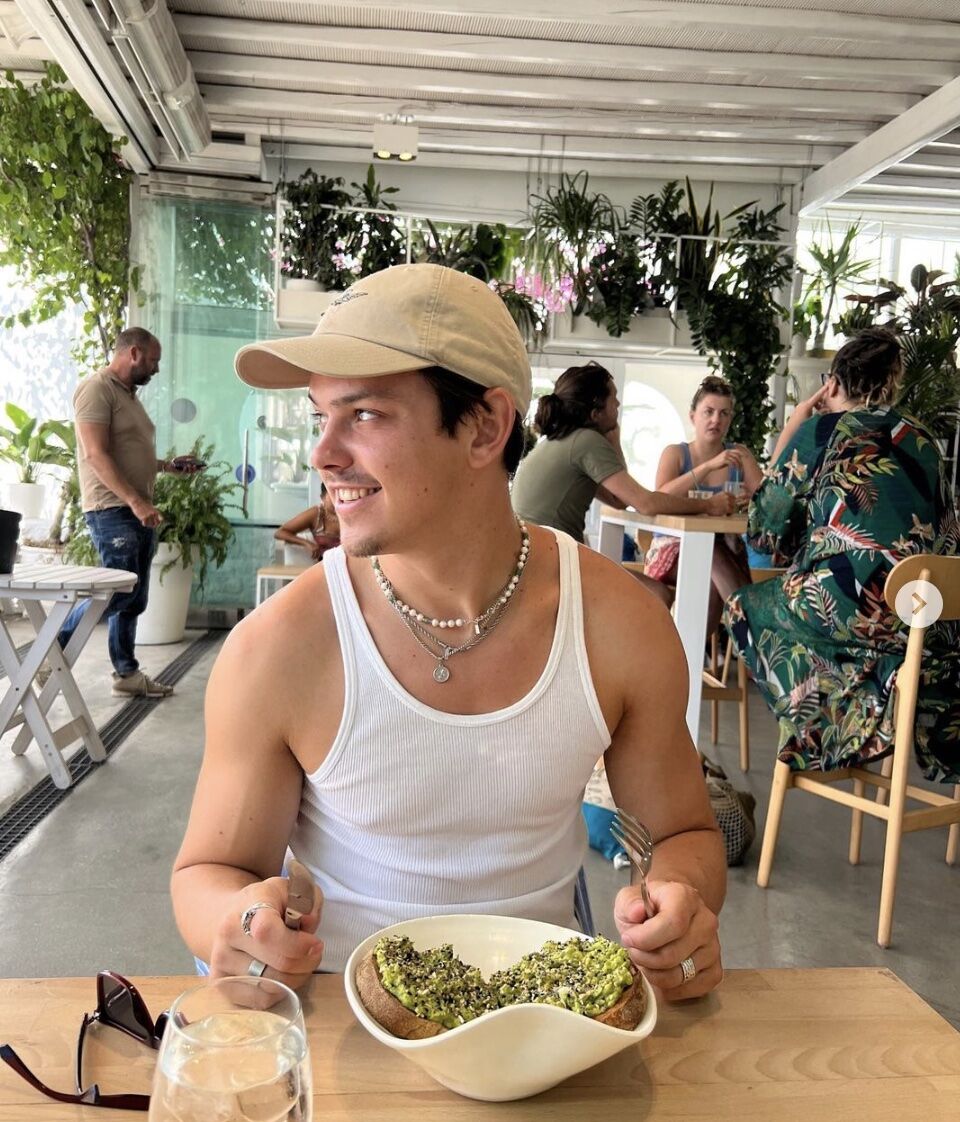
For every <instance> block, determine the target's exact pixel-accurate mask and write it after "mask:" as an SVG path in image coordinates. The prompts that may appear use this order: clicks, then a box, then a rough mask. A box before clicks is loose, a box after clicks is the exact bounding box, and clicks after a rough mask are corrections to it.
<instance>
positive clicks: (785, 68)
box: [174, 14, 958, 89]
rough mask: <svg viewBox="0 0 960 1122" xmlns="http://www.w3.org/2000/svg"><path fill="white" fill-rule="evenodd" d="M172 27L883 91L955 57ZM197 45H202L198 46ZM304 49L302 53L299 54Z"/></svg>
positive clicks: (219, 38) (292, 27)
mask: <svg viewBox="0 0 960 1122" xmlns="http://www.w3.org/2000/svg"><path fill="white" fill-rule="evenodd" d="M174 22H175V23H176V26H177V31H178V32H179V33H180V37H181V39H182V40H183V42H184V45H185V46H187V47H188V49H189V45H190V44H191V42H197V43H198V47H197V49H200V50H206V51H218V50H221V49H223V48H221V47H218V46H216V45H215V44H216V43H217V42H224V41H233V42H236V41H237V40H242V41H245V42H248V43H250V44H251V53H257V54H260V55H262V54H264V53H267V51H268V50H269V49H270V48H272V47H277V48H279V50H280V53H283V54H284V55H286V53H287V51H289V50H293V51H299V52H301V54H300V57H310V58H316V57H317V52H328V53H329V52H330V51H332V50H336V51H355V52H356V53H357V56H358V61H362V60H363V59H364V58H366V57H369V56H370V54H371V53H374V52H378V53H384V52H387V51H390V52H394V53H395V52H409V53H410V54H411V55H412V56H415V57H416V59H417V63H416V64H417V65H421V66H433V67H437V66H440V65H443V64H446V65H454V66H456V65H458V64H460V65H462V64H476V63H484V62H490V63H496V64H497V68H498V69H500V67H501V65H502V64H503V63H504V62H508V63H511V64H513V65H517V66H523V65H525V64H530V63H536V64H538V65H550V66H556V67H566V66H571V65H573V66H596V67H604V68H606V69H608V70H614V69H617V68H620V69H623V68H627V67H629V68H631V69H634V70H638V71H645V72H647V73H667V72H671V71H677V70H682V71H685V72H688V73H689V72H690V71H695V72H696V73H698V74H702V75H705V76H711V75H712V76H716V77H719V76H729V77H743V78H748V77H751V76H768V75H770V74H776V75H777V76H786V75H789V76H790V78H791V79H792V80H794V81H799V80H802V81H806V82H838V83H839V84H840V85H841V86H847V85H849V84H850V83H851V82H877V83H878V87H879V88H882V89H888V88H889V87H890V83H892V82H897V81H900V82H905V83H908V84H909V85H910V86H914V87H918V86H925V87H930V88H931V89H935V88H937V87H938V86H941V85H943V83H944V82H948V81H950V79H951V78H953V77H955V76H956V74H957V69H958V64H957V63H956V62H955V61H951V60H946V61H939V60H930V61H926V62H924V64H923V66H921V67H918V66H917V64H916V61H914V60H912V59H899V58H884V59H880V58H844V57H841V56H838V55H826V56H820V55H794V54H786V53H784V54H777V55H774V56H771V55H768V54H765V53H763V52H755V51H702V50H682V49H677V48H671V47H640V46H625V45H623V44H621V43H576V42H567V41H563V40H556V39H551V40H547V39H529V38H526V39H521V38H508V37H506V36H499V35H497V36H492V35H491V36H480V35H461V34H452V33H451V34H448V33H439V32H423V31H401V30H396V29H394V28H389V29H385V28H367V27H327V26H317V25H314V24H302V23H268V22H266V21H263V20H253V19H223V18H219V17H216V16H195V15H187V14H181V15H177V16H175V17H174ZM199 44H202V45H199ZM304 51H308V52H310V54H309V55H304V54H303V52H304Z"/></svg>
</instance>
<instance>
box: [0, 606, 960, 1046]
mask: <svg viewBox="0 0 960 1122" xmlns="http://www.w3.org/2000/svg"><path fill="white" fill-rule="evenodd" d="M11 628H12V631H13V634H14V640H15V641H16V642H25V641H27V640H28V639H29V638H30V630H29V626H28V625H27V624H26V623H25V622H23V623H19V622H18V623H14V624H12V625H11ZM192 637H193V636H190V635H188V637H187V638H188V641H189V639H190V638H192ZM186 645H187V643H184V644H180V645H175V646H163V647H140V648H138V655H139V657H140V659H141V662H142V663H143V665H144V668H145V669H146V670H147V671H148V672H152V673H156V672H158V671H160V670H161V669H162V668H163V667H164V666H166V665H167V664H168V663H169V662H171V661H172V660H173V659H174V658H175V657H176V656H177V655H178V654H179V653H180V652H181V651H182V650H183V649H184V648H185V646H186ZM215 654H216V648H211V649H210V650H209V651H208V652H207V653H206V654H205V655H204V657H203V658H202V659H201V661H200V662H198V663H197V664H196V665H195V666H194V667H193V668H192V669H191V670H190V671H189V672H188V673H187V675H186V676H185V677H184V678H183V679H181V681H180V682H179V683H178V685H177V689H176V694H175V695H174V696H173V697H172V698H169V699H167V700H165V701H163V702H160V703H158V704H157V705H156V706H155V708H154V710H153V712H151V713H150V715H149V716H148V717H147V718H146V720H144V721H143V722H142V723H141V724H140V725H139V726H138V727H137V728H136V729H135V730H134V731H133V733H132V734H131V736H130V737H129V739H128V740H127V741H126V742H125V743H124V744H123V745H121V747H120V748H118V749H117V751H116V752H115V753H114V754H113V755H112V756H111V757H110V759H109V761H108V762H107V763H106V764H105V765H104V766H102V767H100V768H98V769H96V770H95V771H94V772H93V773H92V774H91V775H90V776H88V778H86V779H85V780H84V781H83V782H82V783H80V784H79V785H78V786H77V788H76V789H75V790H74V791H72V792H71V793H70V795H69V796H68V797H67V798H66V800H65V801H64V802H63V803H62V804H61V805H60V806H58V807H56V808H55V809H54V810H53V811H52V812H51V813H50V815H49V816H48V817H47V818H46V819H44V821H43V822H41V823H40V824H39V825H38V826H37V827H36V829H35V830H34V831H33V832H32V833H31V834H30V835H29V836H28V837H27V838H26V839H25V840H24V841H23V842H21V843H20V844H19V845H18V846H17V848H15V849H14V850H13V851H12V852H11V853H10V854H9V855H8V856H7V857H6V858H5V859H4V860H2V861H0V962H2V964H3V965H2V969H0V974H2V975H4V976H8V977H42V976H73V975H92V974H93V973H94V972H95V971H96V970H98V969H103V968H109V969H113V970H118V971H120V972H121V973H124V974H129V975H138V974H182V973H190V972H191V971H192V969H193V961H192V958H191V956H190V954H189V953H188V952H187V950H186V948H185V947H184V946H183V944H182V943H181V941H180V938H179V936H178V934H177V931H176V927H175V926H174V922H173V918H172V914H171V910H170V900H169V894H168V888H167V885H168V878H169V872H170V867H171V864H172V861H173V857H174V854H175V853H176V850H177V848H178V845H179V842H180V838H181V836H182V833H183V829H184V825H185V823H186V818H187V813H188V809H189V804H190V798H191V795H192V791H193V786H194V782H195V778H196V773H197V769H198V767H199V763H200V756H201V751H202V741H203V721H202V700H203V691H204V687H205V684H206V679H207V676H208V674H209V671H210V667H211V665H212V662H213V658H214V657H215ZM76 673H77V680H78V682H79V684H80V687H81V690H82V692H83V694H84V696H85V698H86V699H87V702H88V704H89V706H90V709H91V712H92V713H93V715H94V718H95V720H96V721H97V724H98V725H102V724H103V723H104V721H106V720H107V719H109V717H110V716H112V714H113V713H114V712H116V711H117V710H118V709H119V708H120V707H121V705H122V704H123V702H122V700H121V699H119V698H114V697H113V696H112V695H111V693H110V688H109V662H108V659H107V656H106V628H105V627H104V626H100V627H98V628H97V629H96V632H95V634H94V637H93V639H92V640H91V642H90V643H89V645H88V647H87V649H86V651H85V652H84V653H83V655H82V656H81V659H80V663H79V665H78V667H77V672H76ZM2 688H3V683H2V682H0V689H2ZM704 713H705V714H706V713H707V707H706V706H704ZM736 717H737V714H736V706H735V705H733V704H725V705H722V706H721V729H720V744H719V745H718V746H717V747H716V748H708V749H707V750H708V753H709V754H710V755H711V756H713V757H714V758H715V759H717V760H719V762H720V763H721V764H722V765H723V766H724V768H725V769H726V771H727V773H728V775H729V776H730V778H731V779H732V781H733V782H734V785H735V786H737V787H739V788H744V789H749V790H750V791H752V792H753V794H754V795H755V796H756V798H757V823H758V828H759V829H760V830H762V824H763V820H764V816H765V813H766V804H767V795H768V791H769V785H770V776H771V772H772V768H773V762H774V745H775V739H776V738H775V731H776V730H775V726H774V723H773V721H772V719H771V718H770V716H769V714H768V712H767V710H766V708H765V707H764V705H763V703H762V701H761V700H760V698H759V696H758V695H757V694H756V693H755V692H752V697H751V721H752V767H751V770H750V772H749V774H748V775H746V776H744V775H743V774H741V773H740V771H739V769H738V767H737V747H736V745H737V740H736V737H737V726H736ZM708 739H709V738H708V736H707V734H706V727H705V728H704V730H703V736H702V743H703V744H704V745H707V744H708ZM12 740H13V734H7V735H6V736H4V737H3V738H0V811H3V810H4V809H5V808H6V807H8V806H9V805H10V803H11V802H12V801H13V800H14V799H15V798H16V797H18V796H19V795H20V794H23V793H25V792H26V791H27V790H28V789H29V788H30V787H32V786H33V784H34V783H36V781H37V779H39V778H41V777H42V776H43V775H44V774H45V772H44V769H43V765H42V763H41V761H40V757H39V754H38V752H37V749H36V746H35V745H34V746H31V748H30V749H29V750H28V752H27V754H26V756H25V757H23V758H20V759H17V758H14V757H13V756H12V755H11V754H10V749H9V745H10V743H11V742H12ZM847 829H848V817H847V813H846V812H845V811H844V810H843V809H842V808H840V807H837V806H833V805H831V804H829V803H827V802H826V801H825V800H821V799H813V798H810V797H807V796H804V795H802V794H799V793H796V792H792V793H791V794H790V795H789V796H788V798H787V804H786V809H785V812H784V820H783V824H782V827H781V835H780V843H779V846H778V851H777V859H776V862H775V864H774V869H773V879H772V884H771V887H770V888H769V889H768V890H766V891H763V890H761V889H759V888H757V886H756V883H755V880H756V867H757V857H758V854H759V847H760V840H759V837H758V839H757V841H756V842H755V843H754V845H753V847H752V849H751V851H750V853H749V854H748V855H747V859H746V863H745V864H744V865H743V866H742V867H741V868H736V869H731V870H730V871H729V873H730V875H729V886H728V894H727V902H726V905H725V907H724V910H723V913H722V916H721V939H722V943H723V949H724V963H725V965H726V966H727V967H778V966H781V967H782V966H801V967H803V966H862V965H879V966H885V967H888V968H889V969H890V970H892V971H893V972H894V973H896V974H897V975H899V976H900V977H901V978H902V979H903V980H904V981H905V982H906V983H907V984H908V985H910V986H911V987H912V988H913V989H915V990H916V991H917V992H918V993H919V994H921V996H922V997H924V998H925V1000H927V1001H928V1002H929V1003H930V1004H931V1005H933V1006H934V1007H935V1008H936V1009H938V1010H939V1011H940V1012H941V1013H942V1014H943V1016H944V1017H946V1018H947V1019H948V1020H950V1021H951V1022H952V1023H953V1024H954V1025H956V1026H958V1027H960V969H958V967H957V962H956V944H955V942H954V940H955V938H956V931H957V930H958V928H960V922H958V921H960V869H956V868H954V869H951V868H949V867H948V866H947V865H946V864H945V863H944V860H943V854H944V847H945V845H946V831H945V830H937V831H926V832H924V833H920V834H912V835H908V836H907V837H906V838H905V839H904V845H903V853H902V856H901V866H900V883H899V888H898V895H897V907H896V913H895V917H894V929H893V938H894V945H893V946H892V947H891V948H890V949H888V950H886V951H884V950H881V949H880V948H879V947H877V945H876V943H875V936H876V924H877V908H878V900H879V888H880V862H881V859H882V832H881V829H880V827H879V823H874V822H872V821H868V822H867V823H866V826H865V829H864V846H863V860H862V863H861V864H860V865H859V866H857V867H852V866H850V865H848V864H847V861H846V849H847ZM586 868H587V881H588V885H589V889H590V896H591V902H592V907H593V914H594V918H595V921H596V923H597V926H598V928H599V929H600V930H602V931H604V932H606V933H610V932H611V931H612V928H613V924H612V919H611V914H612V902H613V897H614V895H615V893H616V891H617V890H618V889H619V887H620V886H621V885H622V884H625V883H626V882H627V879H628V873H627V871H617V870H615V869H614V868H613V866H612V865H611V864H610V863H609V862H607V861H606V860H604V859H603V858H602V857H600V856H599V855H598V854H596V853H594V852H591V853H590V854H589V855H588V861H587V866H586Z"/></svg>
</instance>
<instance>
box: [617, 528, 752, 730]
mask: <svg viewBox="0 0 960 1122" xmlns="http://www.w3.org/2000/svg"><path fill="white" fill-rule="evenodd" d="M746 529H747V517H746V515H745V514H733V515H728V516H724V517H714V516H712V515H708V514H656V515H646V514H638V513H637V512H636V511H634V510H617V509H616V508H615V507H612V506H603V507H601V508H600V540H599V543H598V544H599V549H600V552H601V553H602V554H603V555H604V556H605V557H609V558H610V559H611V560H613V561H616V562H617V563H618V564H619V562H620V558H621V556H622V555H623V532H624V530H626V531H627V532H628V533H631V534H632V533H633V532H634V531H636V530H650V531H652V532H653V533H655V534H667V535H669V536H670V537H674V538H679V539H680V558H679V562H678V566H677V598H676V602H675V604H674V622H675V623H676V625H677V631H678V633H679V635H680V642H681V643H682V644H683V651H684V654H685V655H686V656H687V668H688V670H689V673H690V694H689V697H688V699H687V728H688V729H689V730H690V736H691V738H692V739H693V742H694V744H696V743H697V732H698V730H699V727H700V695H701V692H702V688H703V681H702V677H701V676H702V673H703V654H704V648H705V646H706V642H707V606H708V603H709V600H710V580H711V578H710V570H711V568H712V563H713V536H714V534H742V533H744V532H745V531H746Z"/></svg>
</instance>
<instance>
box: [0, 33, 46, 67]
mask: <svg viewBox="0 0 960 1122" xmlns="http://www.w3.org/2000/svg"><path fill="white" fill-rule="evenodd" d="M6 54H10V55H13V57H14V58H15V59H16V60H17V62H18V63H20V64H21V65H23V66H27V65H29V64H30V63H31V62H35V63H36V64H37V66H36V68H37V70H42V69H43V64H44V63H45V62H53V61H54V60H55V56H54V53H53V51H52V50H51V49H50V48H49V47H48V46H47V44H46V43H44V41H43V40H42V39H27V40H26V41H25V42H22V43H20V45H19V46H16V45H15V44H13V43H11V42H10V40H9V39H4V38H3V36H2V35H0V55H6Z"/></svg>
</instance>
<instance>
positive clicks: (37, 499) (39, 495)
mask: <svg viewBox="0 0 960 1122" xmlns="http://www.w3.org/2000/svg"><path fill="white" fill-rule="evenodd" d="M45 498H46V488H45V487H44V486H43V484H42V483H8V484H7V509H8V510H18V511H19V512H20V513H21V514H22V515H23V517H24V519H27V518H39V517H40V516H41V515H42V514H43V501H44V499H45Z"/></svg>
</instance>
